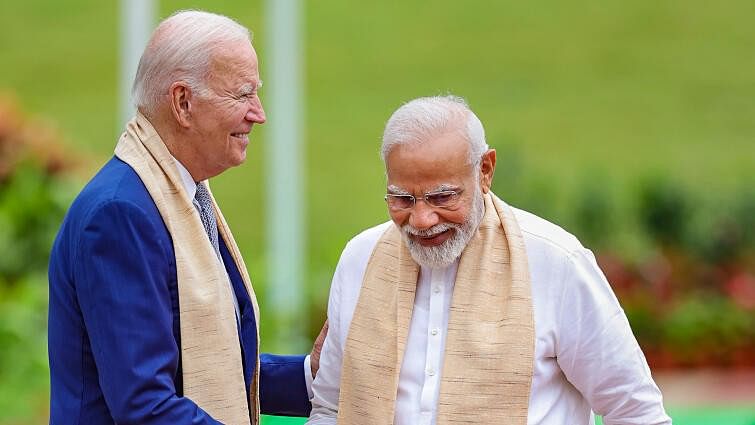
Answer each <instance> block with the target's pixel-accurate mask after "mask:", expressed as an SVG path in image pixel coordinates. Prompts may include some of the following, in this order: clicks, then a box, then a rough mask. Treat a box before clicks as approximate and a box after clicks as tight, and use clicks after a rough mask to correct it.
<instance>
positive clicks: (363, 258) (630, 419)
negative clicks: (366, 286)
mask: <svg viewBox="0 0 755 425" xmlns="http://www.w3.org/2000/svg"><path fill="white" fill-rule="evenodd" d="M514 212H515V214H516V217H517V220H518V222H519V226H520V227H521V229H522V234H523V236H524V242H525V247H526V250H527V261H528V263H529V270H530V279H531V286H532V303H533V310H534V317H535V339H536V341H535V359H534V360H535V362H534V368H533V378H532V389H531V395H530V401H529V412H528V421H527V423H528V424H530V425H534V424H543V425H545V424H570V425H571V424H592V423H593V421H594V417H593V411H594V412H596V413H598V414H600V415H602V416H603V423H604V424H606V425H611V424H637V425H640V424H641V425H651V424H670V423H671V420H670V418H669V417H668V416H667V415H666V413H665V411H664V408H663V403H662V397H661V393H660V391H659V390H658V387H657V386H656V385H655V382H653V379H652V377H651V376H650V369H649V368H648V366H647V363H646V361H645V357H644V355H643V354H642V351H641V350H640V347H639V345H638V344H637V341H636V340H635V338H634V335H633V334H632V331H631V329H630V328H629V323H628V322H627V319H626V316H625V315H624V311H623V310H622V309H621V306H620V305H619V303H618V301H617V300H616V297H615V296H614V294H613V291H612V290H611V288H610V286H609V284H608V282H607V281H606V279H605V277H604V275H603V273H602V272H601V271H600V269H599V268H598V265H597V263H596V262H595V259H594V257H593V255H592V253H591V252H590V251H589V250H587V249H585V248H584V247H583V246H582V245H581V244H580V243H579V241H578V240H577V239H576V238H575V237H574V236H572V235H571V234H569V233H567V232H566V231H564V230H563V229H561V228H560V227H558V226H556V225H554V224H552V223H549V222H547V221H545V220H543V219H541V218H539V217H537V216H535V215H533V214H530V213H528V212H525V211H522V210H518V209H514ZM392 225H393V224H392V223H391V222H388V223H383V224H381V225H379V226H376V227H373V228H371V229H368V230H366V231H364V232H362V233H361V234H359V235H357V236H356V237H355V238H354V239H352V240H351V241H349V243H348V244H347V245H346V248H345V249H344V251H343V253H342V255H341V259H340V260H339V262H338V266H337V268H336V271H335V274H334V276H333V281H332V284H331V288H330V299H329V302H328V318H329V320H330V328H329V331H328V336H327V338H326V340H325V344H324V347H323V350H322V355H321V357H320V370H319V372H318V373H317V378H316V379H315V381H314V383H313V392H314V398H313V399H312V413H311V415H310V418H309V421H308V422H307V423H308V424H335V422H336V416H337V414H338V412H337V410H338V397H339V383H340V379H341V360H342V357H343V350H344V347H345V344H346V336H347V334H348V331H349V326H350V324H351V319H352V316H353V314H354V308H355V307H356V303H357V300H358V298H359V291H360V288H361V284H362V279H363V277H364V272H365V270H366V268H367V263H368V261H369V259H370V256H371V254H372V251H373V249H374V247H375V245H376V243H377V241H378V240H379V239H380V236H382V234H383V232H384V231H385V230H386V228H387V226H392ZM457 268H458V260H457V261H456V262H455V263H453V264H452V265H450V266H449V267H447V268H444V269H430V268H426V267H421V268H420V272H419V277H418V282H417V291H416V296H415V302H414V310H413V313H412V319H411V323H410V328H409V334H408V338H407V344H406V351H405V354H404V359H403V363H402V366H401V371H400V373H399V382H398V390H397V399H396V410H395V418H394V424H396V425H419V424H435V421H436V415H437V405H438V397H439V395H440V382H441V377H442V373H443V371H442V365H443V353H444V347H445V342H446V341H445V338H446V329H447V325H448V315H449V306H450V304H451V296H452V294H453V287H454V280H455V277H456V270H457Z"/></svg>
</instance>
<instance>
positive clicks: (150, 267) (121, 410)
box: [48, 158, 310, 425]
mask: <svg viewBox="0 0 755 425" xmlns="http://www.w3.org/2000/svg"><path fill="white" fill-rule="evenodd" d="M220 250H221V254H222V256H223V260H224V262H225V265H226V269H227V271H228V275H229V276H230V279H231V282H232V284H233V287H234V291H235V292H236V296H237V298H238V301H239V308H240V313H241V317H240V328H239V330H240V332H239V335H240V341H239V344H240V350H242V358H243V361H244V379H245V381H246V383H247V385H246V386H247V388H249V384H250V380H251V377H252V376H253V374H254V369H255V367H256V355H257V351H258V347H257V327H256V323H255V317H254V313H253V310H252V305H251V300H250V299H249V296H248V294H247V293H246V290H244V288H243V282H242V280H241V276H240V274H239V271H238V269H237V268H236V265H235V263H234V261H233V259H232V258H231V256H230V254H229V252H228V249H227V248H226V246H225V244H224V243H223V241H222V238H221V247H220ZM49 280H50V309H49V317H48V321H49V323H48V325H49V330H48V343H49V356H50V381H51V382H50V384H51V395H50V423H51V424H98V425H99V424H113V423H118V424H141V425H147V424H216V423H218V422H217V421H215V420H214V419H212V418H211V417H210V416H209V415H208V414H207V413H206V412H204V411H203V410H202V409H201V408H200V407H199V406H197V405H196V404H195V403H194V402H192V401H191V400H190V399H188V398H186V397H183V396H182V393H183V390H182V375H181V339H180V338H181V334H180V331H179V329H180V328H179V314H178V303H179V302H180V300H179V299H178V287H177V280H176V264H175V255H174V251H173V242H172V240H171V237H170V234H169V233H168V229H167V228H166V227H165V223H164V222H163V220H162V218H161V216H160V214H159V212H158V210H157V208H156V206H155V204H154V202H153V201H152V198H151V197H150V196H149V193H148V192H147V189H146V188H145V187H144V184H143V183H142V181H141V180H140V179H139V176H138V175H137V174H136V173H135V172H134V170H133V169H132V168H131V167H130V166H128V165H127V164H125V163H124V162H122V161H121V160H119V159H117V158H113V159H111V160H110V161H109V162H108V163H107V164H105V166H104V167H103V168H102V169H101V170H100V171H99V172H98V173H97V175H96V176H95V177H94V178H93V179H92V180H91V181H90V182H89V184H87V186H86V187H85V188H84V189H83V190H82V192H81V193H80V194H79V196H78V197H77V198H76V200H75V201H74V202H73V204H72V205H71V208H70V210H69V211H68V214H67V215H66V218H65V219H64V221H63V224H62V226H61V229H60V231H59V233H58V236H57V238H56V240H55V244H54V245H53V249H52V253H51V256H50V269H49ZM303 361H304V357H303V356H272V355H262V356H261V371H260V402H261V404H262V411H263V413H266V414H279V415H291V416H306V415H308V414H309V410H310V404H309V401H308V400H307V390H306V384H305V378H304V366H303ZM247 398H248V397H247Z"/></svg>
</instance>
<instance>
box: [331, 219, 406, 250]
mask: <svg viewBox="0 0 755 425" xmlns="http://www.w3.org/2000/svg"><path fill="white" fill-rule="evenodd" d="M390 226H393V222H392V221H386V222H385V223H381V224H378V225H377V226H373V227H370V228H369V229H366V230H363V231H361V232H359V233H358V234H357V235H356V236H354V237H353V238H351V240H349V242H347V243H346V246H345V247H344V249H343V254H342V257H343V256H344V255H350V256H353V255H357V256H361V255H364V254H365V253H366V254H367V255H369V254H371V253H372V251H373V250H374V249H375V245H376V244H377V242H378V240H380V237H381V236H383V233H385V231H386V230H388V228H389V227H390Z"/></svg>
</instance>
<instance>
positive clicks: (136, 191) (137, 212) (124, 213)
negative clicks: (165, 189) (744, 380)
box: [60, 157, 169, 244]
mask: <svg viewBox="0 0 755 425" xmlns="http://www.w3.org/2000/svg"><path fill="white" fill-rule="evenodd" d="M134 220H135V221H138V222H140V223H142V225H141V226H139V227H140V228H142V230H144V232H148V233H151V234H152V237H156V238H163V237H169V235H168V232H167V228H166V227H165V224H164V222H163V220H162V217H161V216H160V213H159V211H158V210H157V206H156V205H155V203H154V201H153V200H152V197H151V196H150V194H149V192H148V191H147V188H146V187H145V186H144V184H143V183H142V181H141V179H140V178H139V176H138V175H137V174H136V172H135V171H134V170H133V169H132V168H131V167H130V166H129V165H128V164H126V163H124V162H123V161H121V160H120V159H118V158H115V157H114V158H112V159H111V160H110V161H108V162H107V163H106V164H105V165H104V166H103V167H102V168H101V169H100V170H99V171H98V172H97V174H95V176H94V177H92V179H91V180H90V181H89V182H88V183H87V184H86V186H84V188H83V189H82V190H81V192H80V193H79V195H78V196H77V197H76V199H75V200H74V201H73V203H72V204H71V207H70V208H69V210H68V213H67V214H66V217H65V219H64V220H63V224H62V226H61V230H60V237H61V238H64V239H66V240H68V241H69V242H73V243H74V244H77V242H76V241H78V240H79V238H80V237H81V235H82V234H84V233H85V231H86V230H87V229H91V228H92V227H96V228H97V229H101V230H103V231H109V230H108V229H112V231H114V232H117V227H118V224H119V223H125V224H124V225H125V226H126V227H129V226H130V225H128V223H129V222H133V221H134Z"/></svg>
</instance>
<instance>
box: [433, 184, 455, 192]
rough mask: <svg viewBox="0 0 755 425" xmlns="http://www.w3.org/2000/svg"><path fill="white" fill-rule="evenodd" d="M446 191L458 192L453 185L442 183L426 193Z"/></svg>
mask: <svg viewBox="0 0 755 425" xmlns="http://www.w3.org/2000/svg"><path fill="white" fill-rule="evenodd" d="M447 190H454V191H455V190H459V186H456V185H453V184H448V183H443V184H441V185H440V186H438V187H436V188H435V189H433V190H431V191H429V192H427V193H433V192H445V191H447Z"/></svg>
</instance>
